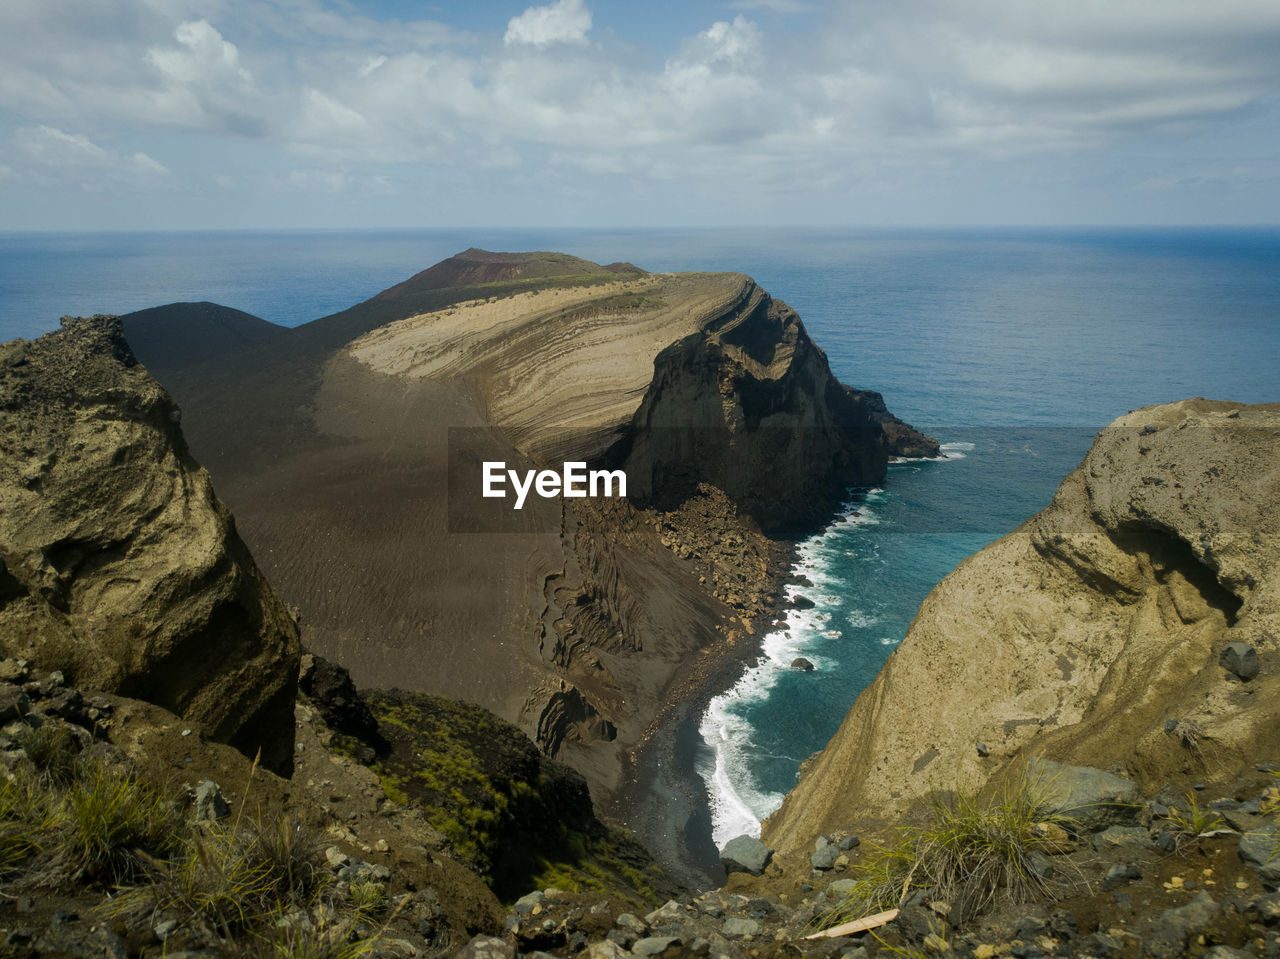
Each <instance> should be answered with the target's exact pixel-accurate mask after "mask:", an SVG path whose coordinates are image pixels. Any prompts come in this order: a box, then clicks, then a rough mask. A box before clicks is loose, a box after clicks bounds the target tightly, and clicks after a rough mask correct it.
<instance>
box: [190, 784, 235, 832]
mask: <svg viewBox="0 0 1280 959" xmlns="http://www.w3.org/2000/svg"><path fill="white" fill-rule="evenodd" d="M195 799H196V812H195V819H196V822H212V821H214V820H217V819H225V818H227V816H230V815H231V806H230V804H228V803H227V801H226V799H225V798H223V795H222V790H221V789H219V788H218V784H217V783H215V782H213V781H212V780H209V779H206V780H204V781H203V782H202V783H200V784H199V785H198V786H196V797H195Z"/></svg>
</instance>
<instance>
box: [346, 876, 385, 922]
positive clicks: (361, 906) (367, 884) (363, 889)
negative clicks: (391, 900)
mask: <svg viewBox="0 0 1280 959" xmlns="http://www.w3.org/2000/svg"><path fill="white" fill-rule="evenodd" d="M347 898H349V899H350V900H351V905H352V906H354V907H355V910H356V913H357V914H358V915H360V916H363V917H366V918H368V917H372V916H376V915H378V913H380V912H382V910H383V909H384V908H385V907H386V905H387V888H386V886H384V885H383V884H382V883H380V882H375V881H374V880H372V879H368V880H364V881H362V882H353V883H352V884H351V889H350V891H349V892H348V893H347Z"/></svg>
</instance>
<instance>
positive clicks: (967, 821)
mask: <svg viewBox="0 0 1280 959" xmlns="http://www.w3.org/2000/svg"><path fill="white" fill-rule="evenodd" d="M928 803H929V822H928V824H927V825H925V826H921V827H906V828H903V829H900V830H899V832H898V836H897V839H896V840H895V841H894V842H893V843H891V844H888V845H883V844H881V845H872V846H870V847H869V848H868V849H867V851H866V852H865V853H864V854H863V856H862V859H861V861H860V862H858V863H857V864H856V865H855V866H854V867H853V872H852V875H851V877H850V878H852V879H854V881H855V883H856V886H855V889H854V891H853V893H852V895H850V896H849V897H848V898H847V899H846V900H845V901H844V902H842V903H841V904H840V905H839V906H837V907H836V908H835V909H833V910H831V911H829V912H828V913H826V914H824V915H823V916H822V917H820V920H819V921H820V922H821V923H822V925H824V926H831V925H837V924H839V923H843V922H848V921H851V920H853V919H858V918H861V917H863V916H865V915H869V914H870V913H873V912H879V911H881V910H884V909H893V908H895V907H897V906H900V905H901V904H902V903H903V902H904V901H906V899H907V898H908V897H909V896H910V894H911V892H912V890H915V889H931V890H932V898H933V899H934V901H938V902H946V903H948V904H949V905H950V907H951V913H950V914H951V916H952V917H953V919H954V920H955V921H963V920H964V919H966V918H968V917H971V916H973V915H975V914H977V913H979V912H982V911H983V910H984V909H987V908H988V907H990V906H992V905H994V904H996V903H997V901H1000V900H1004V901H1007V902H1010V903H1024V902H1032V901H1035V900H1040V899H1050V900H1053V899H1058V898H1061V896H1062V895H1063V894H1064V893H1065V892H1066V891H1067V890H1068V889H1070V888H1071V887H1072V886H1073V885H1074V883H1071V882H1068V881H1066V880H1064V879H1062V878H1059V877H1057V876H1056V875H1055V874H1054V872H1053V870H1052V869H1050V868H1047V862H1046V861H1045V858H1044V852H1043V851H1042V848H1041V847H1042V846H1043V845H1044V842H1045V839H1044V837H1043V835H1042V833H1041V832H1040V831H1039V830H1038V829H1037V826H1038V824H1040V823H1045V822H1052V823H1057V824H1059V825H1064V826H1067V825H1070V824H1071V821H1070V820H1068V819H1065V818H1064V817H1062V816H1057V815H1054V814H1051V813H1050V812H1048V809H1047V807H1046V804H1045V801H1044V798H1043V796H1042V795H1040V791H1039V789H1038V788H1037V787H1035V786H1034V785H1033V784H1032V783H1030V782H1029V781H1028V780H1027V779H1026V778H1025V777H1023V778H1022V779H1021V780H1019V781H1017V782H1016V783H1013V784H1012V785H1007V786H1006V788H1005V789H1004V790H1003V791H1002V792H1001V793H1000V794H999V795H998V796H997V797H996V798H995V799H994V800H993V801H992V802H990V803H987V804H985V805H984V804H982V803H980V802H979V800H978V797H977V795H976V794H974V793H969V792H964V791H960V792H956V793H953V794H949V795H946V796H944V795H942V794H939V793H933V794H932V795H930V797H929V799H928Z"/></svg>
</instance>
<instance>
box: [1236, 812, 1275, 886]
mask: <svg viewBox="0 0 1280 959" xmlns="http://www.w3.org/2000/svg"><path fill="white" fill-rule="evenodd" d="M1240 858H1241V859H1243V860H1244V861H1245V862H1246V863H1247V864H1248V865H1249V866H1250V867H1251V868H1253V869H1256V870H1257V872H1258V878H1260V879H1261V880H1262V884H1263V885H1264V886H1266V887H1267V888H1268V889H1276V888H1278V887H1280V825H1278V824H1276V823H1271V824H1269V825H1268V826H1266V827H1265V828H1263V829H1258V830H1255V831H1254V832H1247V833H1245V834H1244V835H1243V836H1241V837H1240Z"/></svg>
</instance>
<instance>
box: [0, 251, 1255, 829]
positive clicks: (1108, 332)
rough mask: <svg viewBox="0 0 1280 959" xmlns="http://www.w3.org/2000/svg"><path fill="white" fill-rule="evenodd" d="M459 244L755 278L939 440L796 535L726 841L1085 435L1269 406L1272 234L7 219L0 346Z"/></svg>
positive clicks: (420, 259)
mask: <svg viewBox="0 0 1280 959" xmlns="http://www.w3.org/2000/svg"><path fill="white" fill-rule="evenodd" d="M471 246H479V247H483V248H485V249H490V250H532V249H550V250H561V251H564V252H567V253H573V254H576V255H579V256H584V257H587V258H589V259H593V260H596V261H597V262H602V263H606V262H611V261H614V260H628V261H631V262H633V263H635V264H637V265H638V266H642V267H644V268H646V269H649V270H654V271H665V270H726V269H727V270H740V271H742V272H745V273H749V274H751V275H752V276H753V277H755V278H756V280H757V281H759V282H760V283H761V285H763V286H764V287H765V288H766V289H768V290H769V291H770V292H771V293H773V294H774V295H775V296H777V297H779V298H781V299H784V300H786V301H787V302H788V303H790V304H791V305H792V306H793V307H795V308H796V309H797V310H798V311H799V313H800V315H801V316H802V317H803V318H804V321H805V324H806V326H807V327H808V329H809V331H810V332H811V333H812V335H813V337H814V339H815V340H816V341H817V342H818V343H819V344H820V345H821V346H822V347H823V348H824V349H825V350H826V351H827V354H828V356H829V358H830V361H831V366H832V368H833V370H834V371H835V373H836V374H837V376H839V377H840V379H841V380H843V381H844V382H846V383H849V384H851V385H854V386H859V387H868V388H873V389H877V390H880V391H881V392H883V393H884V395H885V399H886V401H887V402H888V404H889V407H890V409H892V410H893V411H894V412H896V413H897V414H898V415H899V416H901V417H903V418H904V419H906V420H908V421H909V422H912V423H914V424H915V425H916V426H918V427H920V428H922V429H924V430H926V431H928V432H930V433H932V435H934V436H936V437H937V438H938V439H939V440H940V441H942V442H943V444H944V448H945V449H946V450H947V451H948V452H949V454H950V455H949V458H948V459H947V460H945V461H940V462H907V463H900V464H896V465H894V466H893V467H891V470H890V475H889V478H888V481H887V482H886V484H885V485H884V487H883V488H881V489H873V490H861V491H851V492H850V504H849V508H848V510H847V511H846V515H845V516H844V517H843V518H842V519H841V520H840V521H838V522H837V523H835V524H834V525H833V526H832V527H831V528H830V529H828V530H827V531H825V532H824V533H823V534H821V535H819V536H816V537H814V538H813V539H812V540H810V541H809V542H807V543H805V544H803V545H802V547H801V551H800V562H799V570H798V571H799V572H801V573H803V575H804V576H805V577H807V579H808V581H809V582H810V583H811V585H809V586H801V587H798V588H796V589H795V590H794V591H793V592H794V594H795V596H797V597H799V596H803V597H804V598H805V600H807V601H808V602H811V603H812V604H813V605H812V607H811V608H804V609H794V610H792V611H791V612H790V613H789V614H788V616H787V620H786V625H785V626H784V627H782V628H779V629H778V630H776V631H775V632H774V633H772V634H771V635H769V636H768V637H767V638H766V640H765V643H764V647H765V648H764V653H763V655H762V657H761V659H760V661H759V662H758V664H757V665H756V666H754V667H752V668H751V669H749V670H748V671H747V672H746V674H745V675H744V676H743V678H742V680H741V681H740V682H739V683H738V684H737V686H735V687H734V688H733V689H732V690H730V691H728V692H727V693H726V694H725V695H723V696H721V697H719V698H717V699H716V700H715V701H713V703H712V705H711V708H710V709H709V710H708V713H707V715H706V717H705V718H704V720H703V723H702V731H703V736H704V739H705V747H704V748H703V749H702V750H701V752H700V755H699V757H698V764H699V768H700V771H701V772H702V774H703V776H704V778H705V779H706V780H707V782H708V789H709V792H710V795H711V799H712V806H713V814H714V819H715V830H716V836H717V839H719V840H721V841H723V840H724V839H726V838H728V837H730V836H732V835H735V834H736V833H738V832H744V831H752V830H754V829H756V828H758V824H759V820H760V818H761V817H763V816H764V815H767V814H768V813H769V812H770V811H771V810H772V809H773V808H774V807H775V806H776V804H777V803H778V802H779V801H780V800H781V796H782V794H783V793H784V792H785V791H786V789H788V788H789V787H790V786H791V785H792V784H793V783H794V781H795V774H796V768H797V765H798V764H799V762H800V761H801V760H803V759H804V758H805V757H807V756H808V755H809V754H811V753H812V752H814V751H815V750H817V749H819V748H821V747H822V745H824V744H825V742H826V740H827V739H828V738H829V737H830V735H831V734H832V733H833V732H834V731H835V729H836V727H837V726H838V724H839V722H840V720H841V718H843V716H844V714H845V712H846V711H847V710H848V708H849V706H850V705H851V704H852V702H853V700H854V699H855V698H856V696H857V694H858V692H859V691H860V690H861V689H862V688H863V687H865V685H866V684H867V683H868V682H870V680H871V679H872V677H873V676H874V675H875V673H876V671H877V670H878V669H879V668H880V666H881V665H882V664H883V662H884V660H885V659H886V658H887V656H888V655H889V654H890V652H891V651H892V650H893V648H894V647H895V646H896V645H897V644H898V643H899V642H900V641H901V640H902V638H903V636H904V635H905V633H906V628H907V625H908V624H909V622H910V619H911V617H912V616H913V615H914V613H915V610H916V608H917V607H918V605H919V603H920V601H921V600H922V599H923V598H924V596H925V595H926V594H927V593H928V591H929V590H930V589H931V588H932V587H933V586H934V585H935V584H936V583H937V582H938V580H939V579H941V578H942V577H943V576H944V575H946V573H948V572H949V571H950V570H951V569H953V568H954V567H955V566H956V564H957V563H959V562H960V561H961V560H962V559H963V558H964V557H965V556H967V555H969V554H971V553H972V552H974V551H976V550H977V549H978V548H980V547H981V546H982V545H984V544H985V543H987V542H989V541H990V540H992V539H994V538H995V537H997V536H999V535H1002V534H1003V533H1005V532H1007V531H1009V530H1011V529H1013V528H1014V527H1015V526H1017V525H1018V524H1019V523H1021V522H1022V521H1023V520H1025V519H1026V518H1027V517H1029V516H1030V515H1032V514H1033V513H1034V512H1036V511H1037V510H1038V509H1040V508H1042V507H1043V506H1044V505H1045V504H1047V503H1048V501H1049V499H1050V497H1051V496H1052V494H1053V491H1054V490H1055V489H1056V487H1057V484H1058V483H1059V481H1060V480H1061V479H1062V477H1063V476H1064V475H1065V474H1066V473H1067V472H1068V471H1069V470H1071V469H1072V468H1073V467H1074V466H1075V465H1076V464H1077V463H1078V462H1079V460H1080V458H1081V457H1082V456H1083V455H1084V452H1085V450H1087V448H1088V446H1089V443H1090V441H1091V439H1092V437H1093V434H1094V433H1095V432H1096V431H1097V430H1098V429H1099V428H1101V427H1102V426H1104V425H1105V424H1106V423H1108V422H1109V421H1110V420H1112V419H1114V418H1115V417H1116V416H1118V415H1120V414H1122V413H1124V412H1126V411H1128V410H1130V409H1134V408H1137V407H1140V406H1145V405H1150V404H1153V403H1160V402H1166V401H1170V400H1175V399H1181V398H1184V397H1188V396H1197V395H1199V396H1209V397H1212V398H1216V399H1234V400H1240V401H1244V402H1267V401H1280V229H1205V230H1142V229H1132V230H1106V231H1097V230H1083V229H1073V230H1004V231H994V230H980V231H979V230H972V231H963V230H950V231H936V232H935V231H888V230H880V231H851V230H845V231H841V230H794V229H789V230H767V229H756V230H732V231H729V230H645V231H635V230H617V231H576V230H550V231H537V230H521V231H502V230H476V231H464V230H423V231H361V232H343V231H334V232H308V233H169V234H24V235H14V234H8V235H5V234H0V339H3V340H7V339H11V338H12V337H15V336H23V337H31V336H36V335H39V334H40V333H42V332H45V331H47V330H49V329H53V328H55V327H56V326H57V319H58V317H59V316H62V315H63V314H68V313H71V314H88V313H97V312H116V313H121V312H127V311H130V310H135V309H141V308H144V307H148V306H155V305H159V304H162V303H168V302H173V301H178V300H212V301H215V302H218V303H222V304H224V305H226V306H232V307H236V308H238V309H242V310H245V311H247V312H250V313H253V314H255V315H258V316H261V317H263V318H264V319H268V320H271V321H273V322H277V323H280V324H283V325H286V326H293V325H297V324H299V323H302V322H305V321H306V320H309V319H313V318H315V317H318V316H322V315H325V314H328V313H331V312H335V311H338V310H341V309H344V308H345V307H347V306H350V305H351V304H353V303H355V302H358V301H359V300H362V299H365V298H367V297H369V296H371V295H373V294H374V293H376V292H378V291H379V290H382V289H385V288H386V287H388V286H391V285H392V284H394V283H396V282H399V281H400V280H402V279H405V278H406V277H408V276H410V275H412V274H413V273H415V272H417V271H418V270H421V269H424V268H425V267H427V266H430V265H431V264H433V263H435V262H437V261H438V260H441V259H443V258H445V257H447V256H449V255H451V254H453V253H456V252H458V251H461V250H464V249H466V248H468V247H471ZM802 605H805V606H806V607H807V605H808V604H807V603H804V604H802ZM797 656H804V657H805V658H807V659H809V660H810V661H811V662H813V663H814V665H815V667H816V668H815V669H814V671H812V672H800V671H798V670H793V669H791V668H790V663H791V661H792V660H793V659H794V658H795V657H797Z"/></svg>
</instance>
